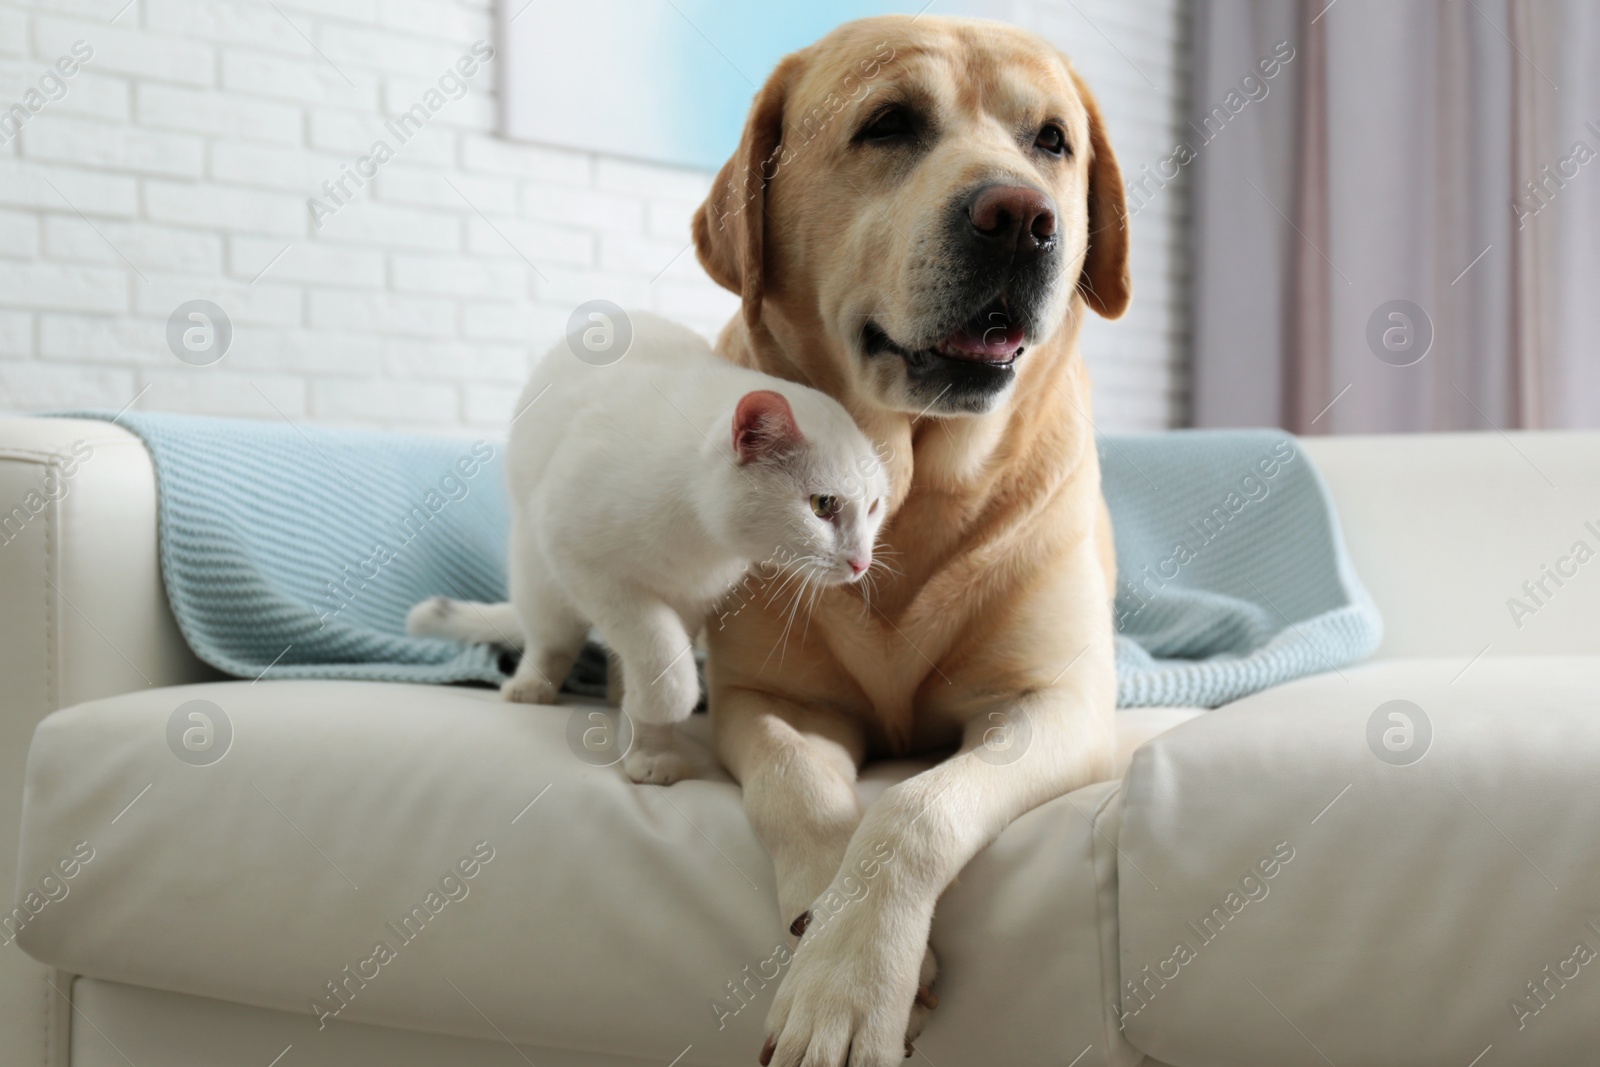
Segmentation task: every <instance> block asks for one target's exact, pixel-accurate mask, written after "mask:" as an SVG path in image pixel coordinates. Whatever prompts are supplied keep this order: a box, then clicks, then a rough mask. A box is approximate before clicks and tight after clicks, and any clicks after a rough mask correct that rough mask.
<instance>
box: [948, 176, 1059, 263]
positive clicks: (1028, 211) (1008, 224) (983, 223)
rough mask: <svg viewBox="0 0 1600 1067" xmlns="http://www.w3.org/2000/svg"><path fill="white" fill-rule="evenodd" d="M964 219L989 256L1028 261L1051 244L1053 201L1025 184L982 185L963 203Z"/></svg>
mask: <svg viewBox="0 0 1600 1067" xmlns="http://www.w3.org/2000/svg"><path fill="white" fill-rule="evenodd" d="M967 219H968V220H969V221H970V222H971V223H972V233H973V234H974V236H975V237H976V238H977V243H978V245H979V247H981V248H983V249H985V250H986V251H987V252H988V253H989V254H990V255H994V256H997V257H998V256H1000V255H1005V256H1007V257H1010V256H1012V255H1018V256H1021V257H1023V258H1031V257H1032V256H1034V255H1037V254H1038V253H1039V252H1040V251H1042V250H1044V249H1046V248H1048V247H1050V246H1051V245H1053V244H1054V243H1055V235H1056V205H1055V201H1053V200H1051V199H1050V197H1049V196H1047V195H1045V194H1044V193H1043V192H1041V191H1040V190H1038V189H1033V188H1030V187H1029V186H1026V185H986V186H984V187H983V188H981V189H979V190H978V191H977V192H976V193H974V194H973V195H972V197H971V198H970V199H969V200H968V201H967Z"/></svg>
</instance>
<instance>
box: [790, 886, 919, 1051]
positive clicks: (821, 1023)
mask: <svg viewBox="0 0 1600 1067" xmlns="http://www.w3.org/2000/svg"><path fill="white" fill-rule="evenodd" d="M850 906H851V907H854V906H857V905H855V904H852V905H850ZM844 920H845V916H843V915H841V916H838V917H836V918H835V919H834V920H833V921H832V922H830V923H829V924H828V925H827V926H826V927H824V928H821V929H811V930H808V931H807V932H806V936H805V937H803V938H802V939H801V941H800V948H799V951H797V952H796V953H795V956H794V962H793V963H791V964H790V966H789V973H788V974H787V975H785V976H784V980H783V984H782V985H781V986H779V987H778V995H777V997H776V999H775V1000H774V1001H773V1004H772V1011H771V1013H770V1014H768V1016H767V1034H768V1036H767V1043H766V1045H765V1046H763V1048H762V1050H761V1063H762V1064H763V1065H770V1067H801V1065H802V1064H804V1065H805V1067H893V1065H895V1064H899V1063H901V1062H903V1061H904V1060H905V1058H906V1057H907V1056H909V1055H911V1039H912V1037H914V1036H915V1035H914V1034H913V1033H912V1030H911V1028H912V1027H913V1026H914V1027H915V1028H916V1032H918V1033H920V1032H921V1028H922V1022H923V1020H925V1019H926V1016H927V1010H928V1008H930V1007H931V1006H932V1004H933V1003H936V1001H934V1000H933V999H932V993H931V990H928V991H926V992H924V991H923V990H922V988H921V982H922V980H923V977H924V975H926V978H927V981H928V982H930V983H931V982H932V980H933V967H932V966H931V963H932V954H931V953H930V952H928V951H927V949H926V947H925V946H926V941H925V940H918V941H916V942H910V943H900V944H897V943H895V942H899V941H902V940H903V938H902V937H898V936H895V935H893V934H889V933H888V931H887V929H886V928H885V927H884V926H882V925H881V924H874V923H871V922H864V921H856V922H846V921H844ZM913 925H914V924H913ZM897 933H903V932H901V931H897ZM923 937H924V938H925V937H926V930H925V928H924V932H923ZM919 1001H920V1002H921V1003H920V1004H919ZM913 1009H916V1010H917V1011H918V1012H919V1013H920V1014H919V1015H917V1016H915V1017H914V1016H913ZM847 1057H848V1059H847Z"/></svg>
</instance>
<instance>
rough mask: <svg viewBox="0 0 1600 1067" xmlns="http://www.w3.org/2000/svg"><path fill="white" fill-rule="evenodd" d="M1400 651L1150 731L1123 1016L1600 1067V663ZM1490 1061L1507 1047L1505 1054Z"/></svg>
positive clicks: (1379, 1058)
mask: <svg viewBox="0 0 1600 1067" xmlns="http://www.w3.org/2000/svg"><path fill="white" fill-rule="evenodd" d="M1460 675H1461V666H1460V661H1459V660H1457V659H1455V658H1454V657H1451V658H1448V659H1443V658H1441V659H1416V660H1377V661H1374V662H1372V663H1368V664H1365V665H1362V666H1360V667H1354V668H1346V669H1345V670H1344V671H1343V672H1340V673H1336V674H1324V675H1317V676H1314V677H1310V678H1302V679H1300V680H1298V681H1296V682H1292V683H1290V684H1288V685H1284V686H1278V687H1276V688H1274V689H1269V690H1266V691H1264V692H1261V693H1257V694H1256V695H1254V696H1251V697H1247V698H1245V699H1243V700H1240V701H1237V702H1236V703H1234V704H1231V705H1229V706H1227V707H1224V708H1221V709H1218V710H1217V711H1213V712H1211V713H1210V714H1208V715H1204V716H1201V717H1199V718H1197V719H1195V720H1193V721H1191V722H1187V723H1184V724H1183V725H1181V726H1178V727H1177V728H1175V729H1173V730H1172V731H1170V732H1168V733H1165V734H1162V735H1161V736H1160V737H1157V738H1155V739H1154V740H1153V741H1151V742H1150V743H1149V744H1147V745H1145V746H1144V747H1143V748H1142V749H1140V750H1139V752H1138V753H1137V755H1135V756H1134V759H1133V766H1132V768H1131V769H1130V771H1129V773H1128V776H1127V778H1126V779H1124V781H1123V794H1122V795H1123V810H1122V825H1121V832H1120V836H1119V839H1118V842H1117V844H1118V897H1119V919H1118V921H1119V930H1120V938H1121V942H1120V944H1121V980H1122V984H1121V987H1120V988H1121V997H1120V1003H1119V1004H1118V1005H1117V1007H1116V1009H1115V1010H1116V1011H1117V1012H1119V1013H1120V1016H1121V1022H1122V1025H1123V1028H1124V1032H1125V1034H1126V1036H1127V1037H1128V1039H1129V1041H1131V1042H1132V1043H1133V1044H1134V1046H1136V1047H1137V1048H1139V1049H1140V1050H1141V1051H1143V1052H1145V1053H1147V1054H1149V1055H1151V1056H1154V1057H1156V1058H1157V1059H1159V1060H1162V1061H1165V1062H1170V1063H1181V1064H1191V1063H1192V1064H1218V1063H1227V1064H1232V1065H1237V1067H1257V1065H1268V1064H1271V1065H1277V1064H1289V1063H1323V1062H1332V1063H1336V1064H1341V1065H1346V1064H1361V1063H1367V1064H1373V1063H1413V1064H1423V1063H1428V1064H1444V1063H1453V1064H1461V1065H1464V1064H1467V1063H1470V1062H1472V1061H1473V1057H1475V1056H1479V1055H1480V1054H1481V1053H1482V1052H1483V1051H1484V1049H1485V1047H1486V1046H1488V1045H1490V1044H1493V1046H1494V1052H1493V1054H1492V1059H1493V1061H1494V1062H1497V1063H1508V1064H1535V1063H1537V1064H1568V1063H1571V1064H1576V1063H1587V1062H1593V1055H1594V1052H1593V1046H1594V1037H1595V1010H1594V1005H1595V997H1596V994H1597V990H1600V905H1597V903H1596V902H1597V901H1600V791H1596V790H1595V788H1594V782H1595V764H1596V759H1597V757H1600V716H1596V714H1595V708H1596V705H1597V704H1600V656H1488V657H1485V658H1484V659H1483V660H1482V661H1481V662H1479V663H1478V664H1477V665H1475V666H1474V667H1473V668H1472V670H1471V671H1470V672H1469V673H1467V674H1466V675H1465V676H1464V677H1461V678H1460V681H1459V684H1457V683H1455V682H1454V681H1453V679H1455V678H1456V677H1458V676H1460ZM1489 1062H1490V1060H1489V1059H1485V1060H1484V1063H1485V1064H1487V1063H1489Z"/></svg>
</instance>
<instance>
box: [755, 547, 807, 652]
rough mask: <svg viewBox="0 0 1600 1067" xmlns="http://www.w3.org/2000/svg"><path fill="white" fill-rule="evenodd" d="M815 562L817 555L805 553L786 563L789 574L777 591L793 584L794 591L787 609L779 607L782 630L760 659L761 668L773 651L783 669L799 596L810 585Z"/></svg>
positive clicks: (798, 604)
mask: <svg viewBox="0 0 1600 1067" xmlns="http://www.w3.org/2000/svg"><path fill="white" fill-rule="evenodd" d="M816 562H820V559H819V557H817V556H815V555H805V556H796V557H795V558H794V559H793V560H792V561H791V562H790V564H789V565H788V570H789V575H788V577H786V578H785V579H784V581H783V584H782V585H781V586H779V590H778V591H781V590H783V589H787V588H789V587H791V586H793V588H794V593H793V595H792V596H791V597H790V600H789V604H788V607H787V609H780V611H782V612H783V613H784V624H783V632H782V633H780V634H779V635H778V640H777V642H776V643H775V644H774V645H773V646H772V649H771V650H770V651H769V652H768V653H767V658H766V659H764V660H762V661H761V668H762V670H765V669H766V666H767V664H768V663H769V662H771V660H772V653H773V652H777V653H779V655H778V669H779V670H780V671H781V670H782V669H783V661H784V657H785V656H786V655H787V654H788V650H789V634H790V632H791V631H792V630H793V629H794V621H795V618H796V616H797V615H798V614H799V611H800V602H801V598H802V597H803V596H804V595H805V593H806V591H807V589H808V588H809V587H810V584H811V581H812V575H813V574H814V573H815V566H816ZM776 595H777V591H775V592H774V594H773V596H774V597H775V596H776ZM772 599H773V598H772V597H769V598H768V601H767V603H768V604H771V602H772ZM808 622H809V619H808Z"/></svg>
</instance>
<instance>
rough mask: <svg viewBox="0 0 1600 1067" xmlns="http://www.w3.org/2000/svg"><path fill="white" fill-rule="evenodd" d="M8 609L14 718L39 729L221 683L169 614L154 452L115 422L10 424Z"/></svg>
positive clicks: (1, 554) (2, 628)
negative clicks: (104, 704) (81, 713)
mask: <svg viewBox="0 0 1600 1067" xmlns="http://www.w3.org/2000/svg"><path fill="white" fill-rule="evenodd" d="M0 603H4V604H5V606H6V610H5V611H4V612H3V613H0V679H3V680H4V683H5V684H4V687H3V689H0V693H3V696H0V700H3V701H4V706H5V709H6V711H7V712H8V714H6V715H5V716H4V718H5V721H6V722H7V723H8V724H10V723H17V722H26V724H27V726H26V729H27V730H28V731H29V732H31V730H32V728H33V724H34V723H35V722H37V721H38V720H39V719H40V718H42V717H43V716H44V715H45V714H47V713H49V712H50V711H53V710H55V709H56V708H60V707H65V706H67V705H69V704H77V703H80V702H81V701H85V700H92V699H94V698H96V697H104V696H111V695H114V694H116V693H124V692H128V691H130V690H134V689H142V688H145V687H148V686H164V685H178V684H181V683H184V682H188V681H198V680H201V679H204V678H208V677H213V676H214V674H213V672H211V671H210V670H209V668H206V667H205V666H204V665H202V664H201V663H200V662H199V661H198V660H197V659H195V657H194V654H193V653H192V652H190V651H189V646H188V645H187V644H185V643H184V640H183V636H182V635H181V634H180V633H179V632H178V627H177V624H176V622H174V620H173V618H172V612H171V611H170V610H169V608H168V607H167V598H166V592H165V589H164V587H163V586H162V582H161V567H160V562H159V559H158V556H157V548H156V481H155V470H154V468H153V467H152V465H151V462H150V454H149V453H148V452H147V451H145V447H144V445H143V443H142V442H141V441H140V440H139V438H137V437H136V436H134V435H133V434H132V433H129V432H128V431H127V430H124V429H122V428H121V427H119V426H115V425H113V424H111V423H108V422H103V421H99V420H92V419H37V418H5V419H0ZM23 736H24V738H25V737H26V734H24V735H23ZM23 748H26V744H25V742H24V744H22V745H20V746H18V751H20V750H21V749H23ZM19 769H20V767H19Z"/></svg>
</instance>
